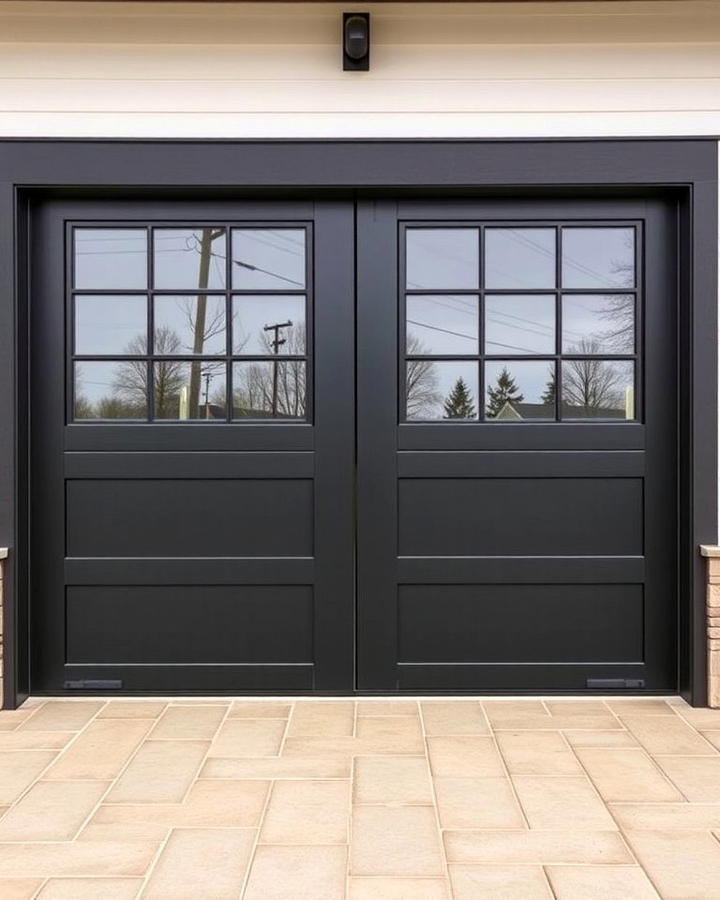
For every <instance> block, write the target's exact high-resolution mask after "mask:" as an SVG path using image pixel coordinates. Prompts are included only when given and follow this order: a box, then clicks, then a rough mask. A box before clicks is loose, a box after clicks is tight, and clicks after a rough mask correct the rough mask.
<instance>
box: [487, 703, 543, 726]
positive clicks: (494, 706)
mask: <svg viewBox="0 0 720 900" xmlns="http://www.w3.org/2000/svg"><path fill="white" fill-rule="evenodd" d="M481 705H482V707H483V708H484V710H485V712H486V714H487V717H488V719H490V722H491V723H492V724H493V725H495V724H496V723H499V722H504V721H506V720H507V719H517V718H520V717H528V716H533V717H534V716H543V717H547V718H549V716H550V713H549V712H548V710H547V709H546V707H545V705H544V704H543V702H542V700H483V701H482V704H481Z"/></svg>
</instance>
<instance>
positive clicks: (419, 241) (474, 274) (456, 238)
mask: <svg viewBox="0 0 720 900" xmlns="http://www.w3.org/2000/svg"><path fill="white" fill-rule="evenodd" d="M406 246H407V286H408V287H409V288H411V289H416V288H441V289H442V288H446V289H447V288H450V289H452V288H461V289H467V288H477V287H478V286H479V285H478V273H479V266H480V262H479V256H480V245H479V237H478V230H477V228H410V229H408V231H407V245H406Z"/></svg>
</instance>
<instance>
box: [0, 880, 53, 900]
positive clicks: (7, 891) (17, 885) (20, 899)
mask: <svg viewBox="0 0 720 900" xmlns="http://www.w3.org/2000/svg"><path fill="white" fill-rule="evenodd" d="M42 883H43V882H42V878H0V897H2V900H32V898H33V897H35V895H36V894H37V891H38V888H39V887H40V886H41V885H42Z"/></svg>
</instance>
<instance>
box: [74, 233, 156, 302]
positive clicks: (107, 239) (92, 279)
mask: <svg viewBox="0 0 720 900" xmlns="http://www.w3.org/2000/svg"><path fill="white" fill-rule="evenodd" d="M74 236H75V287H76V288H78V289H80V290H84V289H87V288H91V289H92V288H110V289H119V290H124V289H130V288H144V287H147V232H146V231H145V229H144V228H76V229H75V232H74Z"/></svg>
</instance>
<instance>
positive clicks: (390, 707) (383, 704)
mask: <svg viewBox="0 0 720 900" xmlns="http://www.w3.org/2000/svg"><path fill="white" fill-rule="evenodd" d="M357 715H358V717H359V718H362V717H363V716H417V715H419V710H418V704H417V701H416V700H358V702H357Z"/></svg>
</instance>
